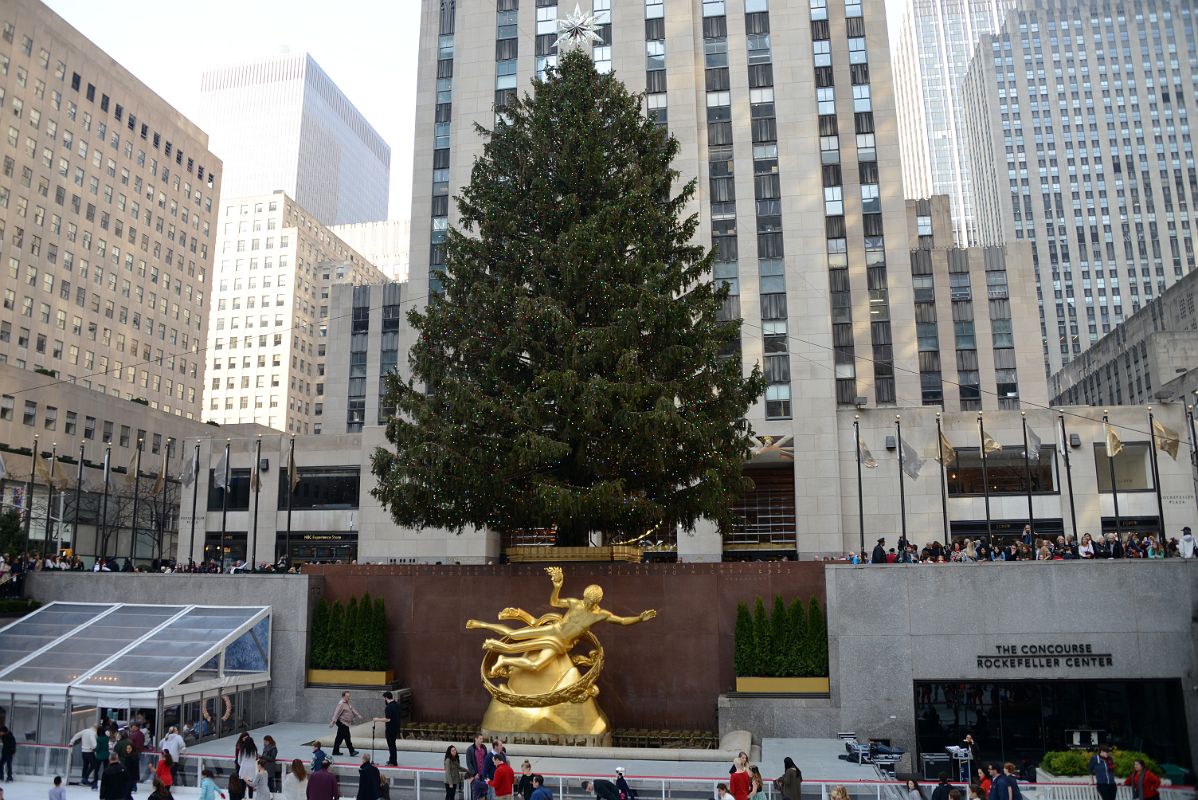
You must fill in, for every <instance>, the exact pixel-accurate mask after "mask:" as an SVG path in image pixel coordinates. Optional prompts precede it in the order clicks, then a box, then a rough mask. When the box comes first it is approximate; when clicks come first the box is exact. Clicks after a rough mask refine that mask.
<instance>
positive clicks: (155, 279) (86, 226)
mask: <svg viewBox="0 0 1198 800" xmlns="http://www.w3.org/2000/svg"><path fill="white" fill-rule="evenodd" d="M0 25H2V26H3V28H2V31H3V34H2V35H3V41H2V42H0V51H2V52H3V55H0V103H2V105H3V107H4V110H5V114H4V123H3V124H2V125H0V128H2V129H3V131H4V135H5V136H6V137H7V146H6V147H5V149H4V155H3V162H4V163H3V174H0V262H2V264H3V270H4V272H3V279H2V280H0V293H2V294H3V305H2V307H0V362H2V363H7V364H9V365H12V366H15V367H18V368H21V369H27V370H36V371H38V372H41V373H43V374H46V375H48V376H52V377H56V378H59V379H61V380H64V381H68V382H72V383H75V384H77V385H79V386H83V387H84V388H87V389H92V390H94V391H96V392H100V393H102V394H105V395H110V396H112V397H116V398H122V399H125V400H137V401H138V402H141V403H144V404H145V405H147V406H149V407H150V408H151V409H155V410H160V411H162V412H164V413H167V414H172V415H178V416H182V417H186V418H198V416H199V414H200V399H201V398H200V392H201V387H202V384H203V378H204V374H203V368H204V365H203V357H202V356H201V355H200V349H201V348H202V347H203V346H204V342H205V341H206V338H207V328H208V317H207V300H208V293H209V277H210V272H211V267H212V257H213V253H214V247H213V246H214V238H215V236H214V233H215V232H214V230H213V227H214V225H215V219H216V205H217V197H218V196H219V194H220V188H221V187H220V174H221V171H222V168H221V163H220V160H219V159H217V158H216V157H215V156H213V154H212V153H211V152H210V151H209V149H208V137H207V136H206V135H205V134H204V132H203V131H201V130H200V129H199V128H197V127H196V126H195V125H193V124H192V123H191V122H190V121H189V120H187V119H186V118H184V117H183V116H182V115H181V114H180V113H179V112H178V111H176V110H175V109H174V108H172V107H171V106H170V105H168V104H167V103H166V102H165V101H164V100H163V99H162V98H161V97H159V96H158V95H156V94H154V93H153V92H152V91H150V90H149V89H148V88H147V87H146V86H145V85H144V84H143V83H141V81H139V80H138V79H137V78H136V77H135V76H133V75H132V74H130V73H129V72H128V71H127V70H125V69H123V68H122V67H121V66H120V65H119V64H117V63H116V62H115V61H113V59H112V58H111V57H109V56H108V55H107V54H106V53H104V52H103V51H102V50H100V49H99V48H98V47H96V46H95V45H94V44H93V43H92V42H91V41H89V40H88V39H87V38H86V37H85V36H84V35H83V34H81V33H80V32H79V31H77V30H75V29H74V28H72V27H71V26H70V25H68V24H67V22H66V21H65V20H63V19H62V18H61V17H59V16H58V15H57V14H55V13H54V12H52V11H50V10H49V9H48V8H47V7H46V6H45V5H43V4H42V3H40V2H36V0H15V1H14V2H11V3H6V4H5V5H4V7H3V8H2V9H0ZM39 402H43V403H45V404H49V405H59V404H58V403H56V402H55V401H54V398H53V397H51V396H45V397H41V398H39ZM80 410H82V409H80Z"/></svg>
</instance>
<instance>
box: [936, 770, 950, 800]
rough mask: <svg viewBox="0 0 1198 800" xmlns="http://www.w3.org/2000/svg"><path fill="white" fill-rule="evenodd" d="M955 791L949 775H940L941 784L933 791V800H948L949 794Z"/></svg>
mask: <svg viewBox="0 0 1198 800" xmlns="http://www.w3.org/2000/svg"><path fill="white" fill-rule="evenodd" d="M952 790H953V785H952V784H951V783H949V782H948V773H947V772H941V773H940V782H939V783H937V784H936V788H935V789H933V790H932V800H948V793H949V792H951V791H952Z"/></svg>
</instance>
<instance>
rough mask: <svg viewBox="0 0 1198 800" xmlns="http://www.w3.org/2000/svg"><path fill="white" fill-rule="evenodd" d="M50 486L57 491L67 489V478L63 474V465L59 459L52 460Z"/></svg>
mask: <svg viewBox="0 0 1198 800" xmlns="http://www.w3.org/2000/svg"><path fill="white" fill-rule="evenodd" d="M50 485H51V486H53V487H54V488H55V489H59V490H61V489H65V488H67V476H66V475H64V474H63V472H62V465H60V464H59V463H58V459H57V458H53V457H51V458H50Z"/></svg>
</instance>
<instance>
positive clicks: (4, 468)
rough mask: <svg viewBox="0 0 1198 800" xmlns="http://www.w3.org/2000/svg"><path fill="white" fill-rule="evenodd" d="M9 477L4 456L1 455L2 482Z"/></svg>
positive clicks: (0, 471) (0, 475)
mask: <svg viewBox="0 0 1198 800" xmlns="http://www.w3.org/2000/svg"><path fill="white" fill-rule="evenodd" d="M7 477H8V467H7V466H6V465H5V463H4V454H3V453H0V481H2V480H4V479H5V478H7Z"/></svg>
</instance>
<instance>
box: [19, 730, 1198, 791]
mask: <svg viewBox="0 0 1198 800" xmlns="http://www.w3.org/2000/svg"><path fill="white" fill-rule="evenodd" d="M71 756H72V748H70V747H68V746H67V745H44V744H23V743H19V744H18V745H17V754H16V757H15V758H14V759H13V772H14V773H16V774H21V775H37V776H49V775H65V776H68V782H78V780H79V776H80V773H81V770H82V765H81V764H80V763H79V760H78V758H75V759H72V758H71ZM180 762H181V763H180V769H179V782H180V784H181V785H183V786H198V785H199V779H200V773H201V771H202V770H204V769H211V770H212V771H213V772H214V773H216V775H217V779H216V780H217V784H218V785H219V786H220V787H221V788H222V790H223V789H224V785H225V783H226V781H227V780H228V777H229V773H230V772H231V771H232V770H233V769H234V767H235V764H236V760H235V759H234V758H233V756H231V755H217V754H212V753H197V752H190V751H189V752H187V753H185V754H184V755H183V757H182V758H181V759H180ZM306 765H307V762H306V760H305V766H306ZM153 766H154V756H153V755H152V754H148V755H144V756H143V762H142V775H143V776H144V775H146V774H148V773H149V772H150V771H151V770H152V769H153ZM289 766H290V762H289V761H283V760H280V762H279V766H278V772H277V773H276V774H277V775H278V776H279V778H280V779H281V777H282V776H283V775H285V774H286V773H287V771H288V767H289ZM358 766H359V762H357V761H338V762H334V763H333V766H332V770H333V773H334V774H335V775H336V776H337V781H338V783H339V784H340V787H341V796H342V797H353V796H354V795H355V794H357V785H358ZM379 770H380V771H381V772H382V774H383V777H385V778H386V779H387V781H388V783H389V784H390V787H391V800H444V797H445V784H444V783H443V782H442V775H443V771H442V770H441V768H440V767H382V766H380V767H379ZM540 774H542V775H544V777H545V785H546V787H548V788H549V789H550V791H552V792H553V796H554V800H584V798H590V797H592V796H591V795H589V794H587V793H585V792H583V791H582V788H581V786H580V784H581V782H582V781H584V780H594V779H596V778H608V779H610V778H611V776H610V775H591V774H587V773H554V772H542V773H540ZM626 777H627V780H628V783H629V785H631V786H632V789H633V791H635V792H636V793H637V796H638V798H639V800H713V798H714V797H715V794H716V791H715V787H716V784H717V783H721V782H725V783H726V782H727V780H728V776H727V775H726V774H725V775H715V776H711V777H699V776H677V775H637V776H634V775H628V776H626ZM954 785H957V786H960V787H961V788H964V785H963V784H954ZM836 786H843V787H844V788H845V789H846V790H847V791H848V794H849V797H850V800H907V792H906V788H905V785H904V783H903V781H885V780H861V781H833V780H823V779H820V778H805V779H804V780H803V800H831V793H832V789H833V787H836ZM925 789H926V793H927V794H929V796H930V789H931V787H925ZM1020 789H1021V790H1022V793H1023V796H1024V799H1025V800H1098V793H1097V792H1096V791H1095V790H1094V787H1093V786H1090V785H1089V784H1085V783H1037V784H1030V783H1021V784H1020ZM765 794H766V798H767V800H780V798H781V795H780V793H779V792H778V791H777V789H776V788H775V787H774V785H773V780H772V779H770V778H767V780H766V784H765ZM458 797H459V798H461V794H460V793H459V795H458ZM1116 800H1132V794H1131V787H1130V786H1120V787H1119V792H1118V795H1117V796H1116ZM1160 800H1196V795H1195V789H1194V787H1193V786H1162V787H1161V790H1160Z"/></svg>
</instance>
